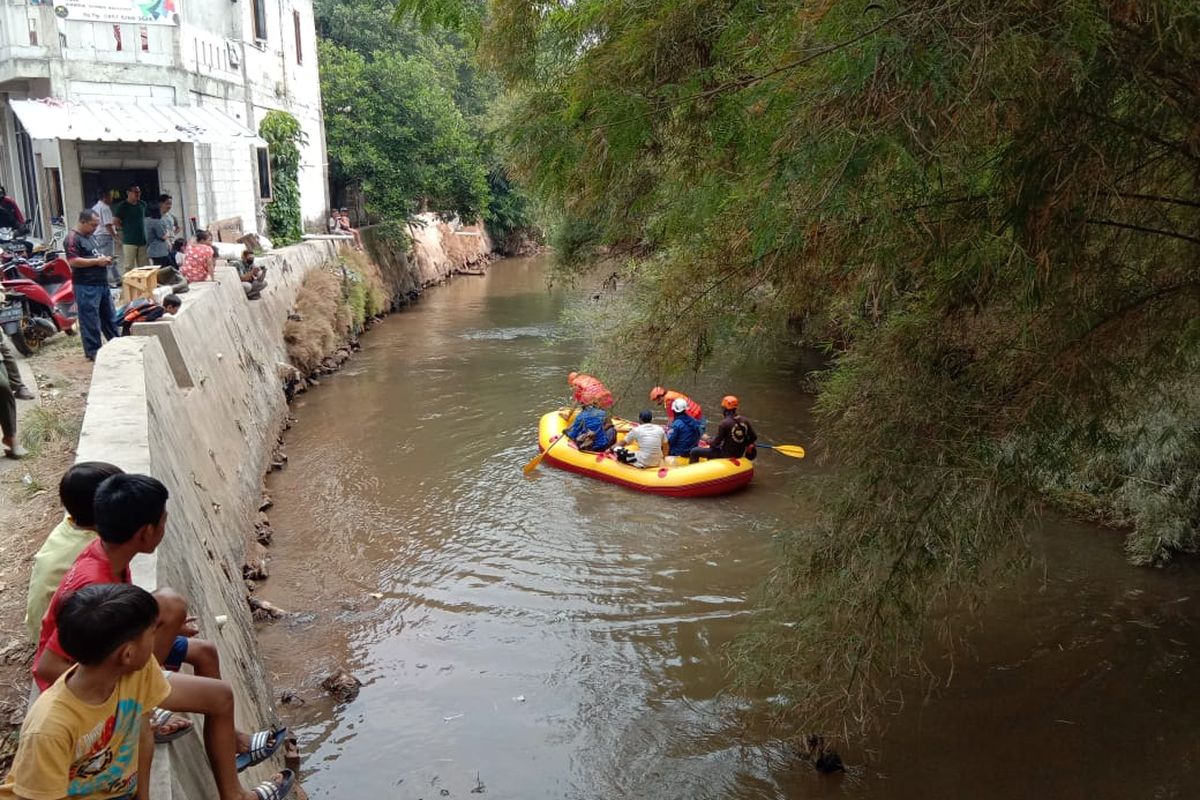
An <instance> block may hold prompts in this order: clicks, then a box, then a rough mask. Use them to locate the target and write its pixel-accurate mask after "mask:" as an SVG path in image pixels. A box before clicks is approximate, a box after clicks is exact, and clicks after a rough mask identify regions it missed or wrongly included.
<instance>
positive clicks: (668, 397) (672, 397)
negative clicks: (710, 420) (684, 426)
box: [663, 389, 704, 422]
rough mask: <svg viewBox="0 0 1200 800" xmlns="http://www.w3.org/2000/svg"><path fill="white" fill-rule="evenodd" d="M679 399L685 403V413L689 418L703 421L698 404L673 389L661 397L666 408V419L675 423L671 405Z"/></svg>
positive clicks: (702, 414)
mask: <svg viewBox="0 0 1200 800" xmlns="http://www.w3.org/2000/svg"><path fill="white" fill-rule="evenodd" d="M680 398H682V399H683V400H686V401H687V412H686V413H687V415H688V416H689V417H691V418H692V419H695V420H699V419H703V417H704V413H703V412H702V411H701V410H700V404H699V403H697V402H696V401H695V400H693V399H692V398H690V397H688V396H687V395H686V394H684V393H683V392H677V391H675V390H673V389H671V390H668V391H667V393H666V394H664V395H663V405H664V406H666V408H667V419H669V420H671V421H672V422H674V421H675V412H674V411H672V410H671V404H672V403H674V402H675V401H676V400H678V399H680Z"/></svg>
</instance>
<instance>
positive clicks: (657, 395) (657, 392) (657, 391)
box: [650, 386, 667, 403]
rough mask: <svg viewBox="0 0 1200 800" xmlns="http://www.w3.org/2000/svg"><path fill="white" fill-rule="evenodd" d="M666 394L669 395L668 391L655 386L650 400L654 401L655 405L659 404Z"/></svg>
mask: <svg viewBox="0 0 1200 800" xmlns="http://www.w3.org/2000/svg"><path fill="white" fill-rule="evenodd" d="M666 393H667V390H666V389H664V388H663V387H661V386H655V387H654V388H653V389H651V390H650V399H651V400H653V401H654V402H655V403H657V402H658V401H659V400H662V399H663V395H665V394H666Z"/></svg>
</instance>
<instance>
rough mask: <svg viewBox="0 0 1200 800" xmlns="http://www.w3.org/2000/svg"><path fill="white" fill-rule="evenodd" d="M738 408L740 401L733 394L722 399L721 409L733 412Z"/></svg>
mask: <svg viewBox="0 0 1200 800" xmlns="http://www.w3.org/2000/svg"><path fill="white" fill-rule="evenodd" d="M737 407H738V399H737V398H736V397H734V396H733V395H731V394H727V395H725V396H724V397H722V398H721V408H724V409H728V410H731V411H732V410H733V409H735V408H737Z"/></svg>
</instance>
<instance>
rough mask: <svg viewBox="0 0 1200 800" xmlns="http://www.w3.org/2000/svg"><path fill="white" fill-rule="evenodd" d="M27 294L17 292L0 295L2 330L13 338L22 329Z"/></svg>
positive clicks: (0, 323) (0, 325)
mask: <svg viewBox="0 0 1200 800" xmlns="http://www.w3.org/2000/svg"><path fill="white" fill-rule="evenodd" d="M25 314H26V312H25V296H24V295H21V294H17V293H16V292H12V293H9V292H5V293H4V294H3V295H0V331H4V332H5V333H6V334H8V337H9V338H10V339H11V338H12V337H13V336H15V335H16V334H17V332H18V331H19V330H20V329H21V320H23V319H24V318H25Z"/></svg>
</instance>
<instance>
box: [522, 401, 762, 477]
mask: <svg viewBox="0 0 1200 800" xmlns="http://www.w3.org/2000/svg"><path fill="white" fill-rule="evenodd" d="M573 418H574V414H572V416H571V418H570V419H564V418H563V416H562V414H560V413H559V412H557V411H551V412H550V413H549V414H546V415H545V416H543V417H542V421H541V424H540V425H539V426H538V449H539V450H542V451H545V450H546V449H547V448H549V447H550V445H552V444H554V442H555V441H557V440H558V439H559V438H560V437H561V436H562V434H563V432H564V431H565V430H566V429H567V428H568V427H569V426H570V424H571V419H573ZM616 422H617V430H618V432H619V435H618V437H617V440H618V442H620V441H622V440H623V439H624V436H625V434H624V432H623V431H625V430H628V429H629V427H630V423H629V422H626V421H624V420H616ZM630 449H631V450H636V449H637V446H636V445H632V446H631V447H630ZM667 461H668V462H677V463H674V464H672V463H666V464H664V465H663V466H661V467H659V468H657V469H639V468H638V467H635V466H633V465H632V464H622V463H621V462H620V461H618V460H617V457H616V456H615V455H614V454H613V453H612V452H611V451H609V452H607V453H590V452H586V451H583V450H580V449H579V448H578V447H576V445H575V443H574V442H572V441H570V440H567V441H565V442H559V443H558V444H557V445H555V447H554V449H553V450H550V451H549V452H548V453H546V457H545V463H547V464H552V465H554V466H556V467H558V468H559V469H565V470H568V471H570V472H578V473H579V474H580V475H587V476H588V477H591V478H596V479H598V480H602V481H608V482H609V483H615V484H617V485H618V486H624V487H625V488H626V489H633V490H634V491H637V492H649V493H651V494H662V495H668V496H670V497H708V496H711V495H718V494H728V493H729V492H733V491H736V490H738V489H740V488H742V487H743V486H745V485H746V484H748V483H749V482H750V479H751V478H753V477H754V464H753V463H751V462H750V461H749V460H748V459H745V458H716V459H713V460H712V461H707V460H706V461H700V462H697V463H695V464H689V463H687V459H686V458H683V459H676V458H668V459H667Z"/></svg>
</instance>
